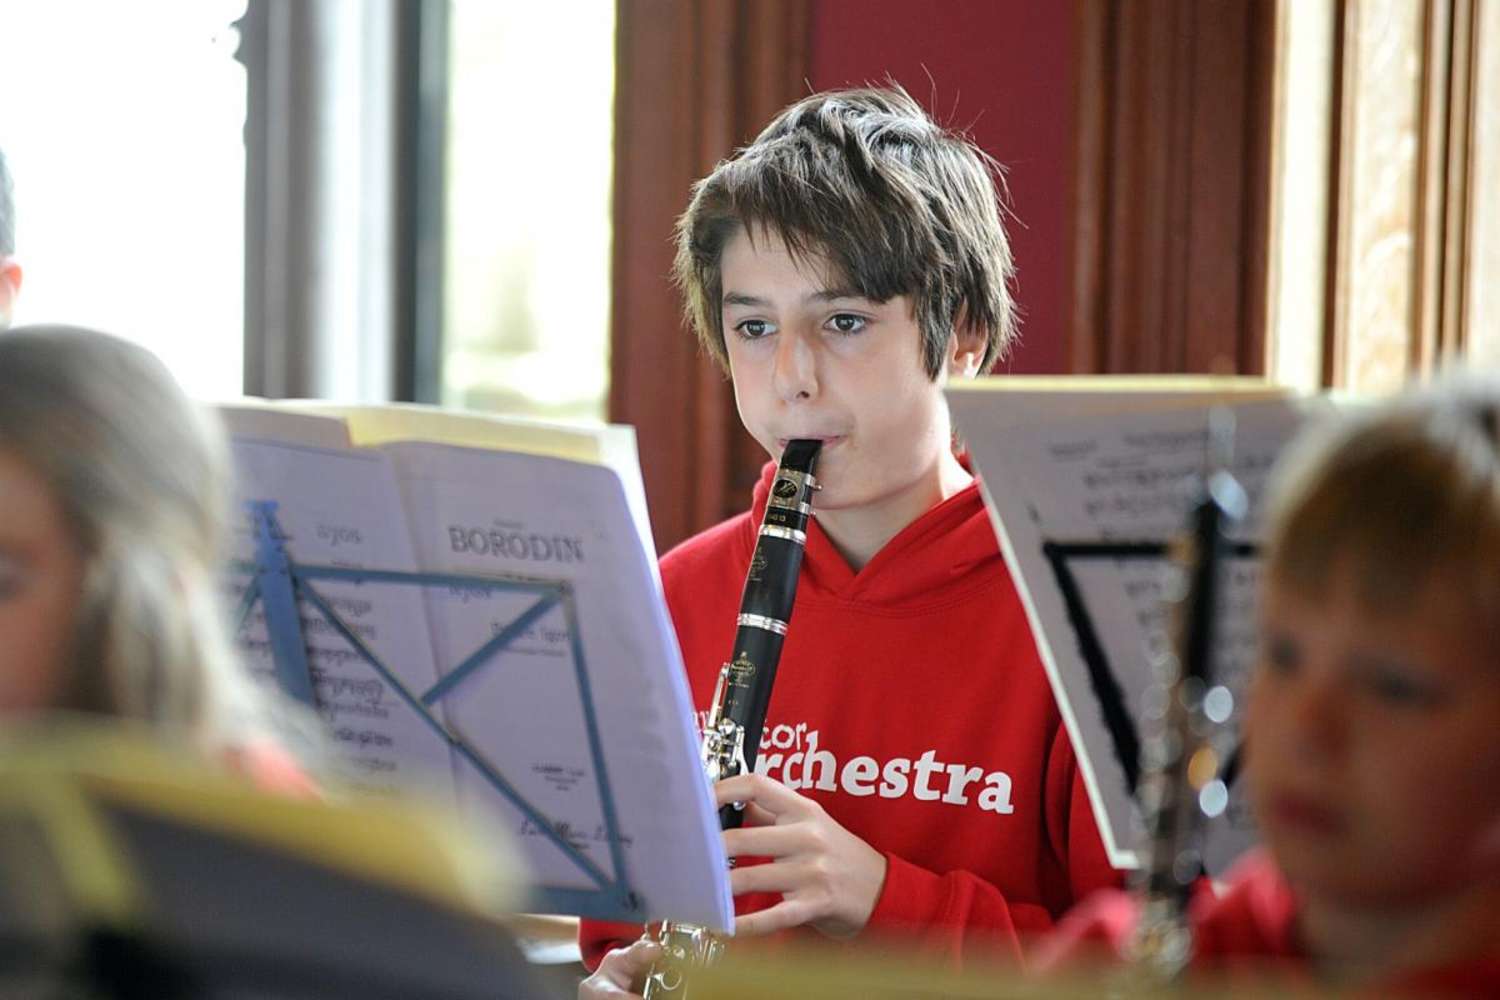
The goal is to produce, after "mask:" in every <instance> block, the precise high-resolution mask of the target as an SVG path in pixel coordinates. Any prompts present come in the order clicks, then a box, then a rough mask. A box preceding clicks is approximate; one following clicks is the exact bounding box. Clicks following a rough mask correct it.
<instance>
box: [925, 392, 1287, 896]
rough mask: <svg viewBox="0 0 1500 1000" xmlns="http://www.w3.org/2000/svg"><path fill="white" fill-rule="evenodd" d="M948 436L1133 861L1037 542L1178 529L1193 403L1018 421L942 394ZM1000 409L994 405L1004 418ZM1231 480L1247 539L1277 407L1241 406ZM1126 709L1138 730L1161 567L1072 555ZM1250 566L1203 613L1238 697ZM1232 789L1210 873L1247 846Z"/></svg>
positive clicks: (1191, 493)
mask: <svg viewBox="0 0 1500 1000" xmlns="http://www.w3.org/2000/svg"><path fill="white" fill-rule="evenodd" d="M950 400H951V402H952V405H953V410H954V415H955V418H956V421H957V423H958V426H959V429H960V431H961V432H962V433H963V435H964V437H965V438H966V439H967V441H968V444H969V447H970V448H971V451H972V455H973V458H974V461H975V464H976V466H977V468H978V471H979V473H980V475H981V476H982V479H983V483H984V487H985V491H986V500H987V502H988V505H989V508H990V514H991V519H992V521H993V522H994V524H995V528H996V533H997V535H998V536H999V538H1000V540H1001V546H1002V549H1003V550H1004V552H1005V555H1006V560H1007V563H1008V564H1009V566H1010V568H1011V572H1012V573H1013V575H1014V576H1015V577H1016V580H1017V582H1018V584H1019V585H1020V588H1021V592H1022V599H1023V601H1024V602H1025V603H1026V607H1027V613H1028V615H1029V616H1030V619H1031V624H1032V629H1033V631H1034V633H1035V634H1036V637H1037V644H1038V648H1039V650H1040V652H1041V655H1042V658H1043V661H1044V663H1045V664H1046V666H1047V669H1048V672H1049V675H1050V677H1051V680H1052V683H1053V688H1054V692H1055V693H1056V695H1057V698H1058V701H1059V704H1060V706H1061V708H1062V711H1063V715H1064V719H1065V720H1066V722H1067V725H1068V728H1069V732H1070V734H1071V736H1072V738H1073V741H1074V745H1075V746H1077V747H1079V748H1080V754H1079V756H1080V761H1079V763H1080V767H1081V768H1082V770H1083V773H1084V776H1085V779H1086V782H1087V784H1088V786H1089V794H1090V797H1091V799H1092V800H1093V803H1094V808H1095V813H1096V815H1098V816H1101V817H1103V818H1104V819H1103V820H1102V821H1101V833H1102V834H1103V835H1104V839H1105V845H1106V848H1107V849H1108V852H1109V856H1110V859H1111V861H1112V863H1114V864H1116V865H1119V866H1122V867H1129V866H1134V865H1135V864H1136V859H1135V851H1134V846H1135V845H1136V844H1137V843H1139V842H1140V839H1141V836H1142V830H1143V827H1142V824H1141V820H1140V816H1139V812H1138V811H1137V809H1136V806H1135V803H1134V800H1133V799H1132V797H1131V795H1130V794H1129V791H1128V783H1127V779H1126V775H1125V771H1124V769H1123V767H1122V766H1121V763H1120V760H1119V758H1118V756H1117V753H1116V750H1115V745H1114V742H1113V740H1112V739H1111V737H1110V734H1109V731H1108V728H1107V726H1106V725H1105V723H1104V720H1103V715H1102V712H1101V709H1100V704H1099V701H1098V699H1097V696H1096V694H1095V692H1094V690H1093V687H1092V684H1091V682H1090V679H1089V673H1088V669H1087V666H1086V664H1085V662H1084V660H1083V657H1082V655H1081V654H1080V652H1079V649H1078V645H1077V639H1076V635H1075V633H1074V631H1073V628H1072V626H1071V625H1070V624H1069V619H1068V616H1067V612H1066V609H1065V606H1064V601H1063V597H1062V594H1061V592H1060V589H1059V586H1058V582H1057V578H1056V574H1055V573H1054V571H1053V568H1052V566H1051V565H1050V564H1049V561H1048V559H1047V558H1046V556H1045V555H1044V554H1043V548H1042V547H1043V544H1044V542H1047V541H1053V542H1097V541H1105V540H1117V541H1127V540H1128V541H1142V540H1166V539H1170V538H1173V537H1176V536H1177V535H1179V534H1180V533H1181V532H1182V531H1183V529H1184V527H1185V526H1186V525H1187V523H1188V516H1189V513H1190V511H1191V509H1192V506H1193V504H1194V503H1195V501H1196V499H1197V497H1198V494H1199V490H1200V489H1201V486H1202V482H1203V475H1204V471H1205V469H1206V468H1207V467H1208V464H1207V463H1208V461H1209V455H1208V427H1207V409H1206V408H1205V407H1204V406H1202V405H1199V406H1184V405H1183V401H1182V400H1181V399H1178V400H1175V401H1173V403H1172V404H1171V405H1170V406H1168V407H1166V408H1163V409H1156V410H1135V411H1133V412H1099V411H1102V410H1107V407H1102V406H1099V405H1097V403H1096V404H1095V405H1093V406H1091V407H1090V409H1091V410H1093V411H1095V415H1090V416H1083V417H1078V418H1074V419H1066V418H1058V419H1049V420H1047V421H1046V422H1045V423H1032V424H1024V423H1020V422H1018V420H1017V417H1016V414H1017V412H1018V411H1017V409H1016V407H1015V406H1014V404H1013V403H1012V404H1006V403H1005V402H1003V401H1001V402H997V401H996V399H995V397H994V396H986V395H985V394H980V393H953V394H951V395H950ZM1002 411H1003V412H1002ZM1233 411H1234V413H1235V416H1236V418H1237V425H1236V433H1235V437H1234V453H1233V462H1232V466H1231V471H1232V472H1233V473H1234V475H1235V477H1236V478H1237V479H1238V480H1239V482H1240V484H1241V485H1242V486H1243V487H1244V488H1245V490H1246V492H1247V493H1248V494H1249V497H1250V501H1251V502H1250V516H1249V517H1248V518H1247V520H1246V522H1245V523H1244V524H1243V525H1241V526H1240V527H1239V529H1238V531H1237V535H1238V538H1240V539H1242V540H1255V539H1257V538H1258V534H1259V527H1258V519H1259V512H1260V500H1261V495H1262V493H1263V490H1264V488H1265V484H1266V479H1267V474H1268V472H1269V470H1270V468H1271V465H1272V463H1273V461H1274V459H1275V457H1276V455H1277V454H1278V453H1279V452H1280V450H1281V448H1282V447H1283V445H1284V444H1285V443H1286V441H1287V440H1288V439H1289V438H1290V437H1291V435H1292V434H1293V433H1294V431H1295V429H1296V427H1297V426H1298V424H1299V423H1300V421H1301V419H1302V417H1301V410H1300V407H1299V406H1298V405H1297V404H1296V403H1294V402H1291V401H1287V400H1271V401H1263V402H1249V403H1240V404H1238V405H1235V406H1234V407H1233ZM1069 565H1070V567H1071V569H1072V570H1073V572H1074V574H1075V577H1076V579H1077V581H1078V584H1079V587H1080V590H1081V593H1082V596H1083V600H1084V602H1085V604H1086V606H1087V608H1088V611H1089V613H1090V616H1091V618H1092V621H1093V623H1094V627H1095V630H1096V633H1097V635H1098V638H1099V640H1100V642H1101V644H1102V646H1103V647H1104V650H1105V653H1106V656H1107V659H1108V662H1109V665H1110V667H1111V668H1112V671H1113V673H1114V675H1115V677H1116V679H1117V680H1118V681H1119V683H1120V685H1121V687H1122V689H1123V693H1124V700H1125V703H1126V708H1127V710H1128V712H1129V714H1130V716H1131V717H1132V718H1133V719H1136V720H1137V723H1136V725H1137V729H1138V731H1140V732H1141V735H1142V736H1144V735H1146V733H1147V732H1148V730H1145V729H1143V728H1142V726H1141V724H1140V722H1139V719H1140V715H1141V711H1140V709H1141V699H1142V695H1143V693H1144V692H1145V691H1146V689H1147V688H1148V686H1149V685H1150V683H1151V676H1150V664H1151V663H1152V660H1153V657H1155V656H1156V655H1159V653H1160V652H1161V651H1162V650H1163V649H1166V648H1169V643H1170V639H1169V636H1168V634H1167V632H1166V626H1167V621H1166V611H1165V609H1164V607H1163V605H1162V603H1161V601H1162V586H1163V583H1164V581H1165V580H1166V579H1167V578H1168V576H1167V575H1168V573H1169V572H1170V567H1169V566H1168V565H1167V564H1165V563H1163V562H1160V561H1156V560H1120V561H1114V560H1086V559H1075V560H1072V561H1071V562H1070V564H1069ZM1258 573H1259V564H1258V561H1256V560H1241V559H1231V560H1228V561H1227V565H1226V567H1225V574H1224V576H1223V578H1222V580H1223V583H1222V592H1221V600H1220V609H1219V616H1218V618H1217V620H1216V629H1217V642H1216V649H1215V653H1214V655H1215V662H1214V670H1215V680H1216V681H1217V682H1219V683H1223V684H1226V685H1227V686H1228V687H1229V688H1230V689H1231V690H1232V691H1234V692H1235V695H1236V716H1238V711H1239V709H1240V708H1241V707H1242V706H1241V705H1240V701H1241V699H1240V697H1239V695H1240V691H1241V689H1242V687H1243V680H1244V678H1245V675H1246V673H1247V671H1248V670H1249V668H1250V666H1251V665H1252V664H1253V658H1254V654H1255V642H1256V640H1255V629H1256V619H1255V592H1256V586H1257V581H1258ZM1242 785H1243V782H1236V783H1235V784H1234V785H1232V786H1231V801H1230V806H1229V808H1228V810H1227V811H1226V812H1225V813H1224V815H1223V816H1221V817H1220V819H1219V820H1217V821H1215V822H1214V823H1212V824H1210V827H1209V830H1208V833H1207V840H1206V844H1205V848H1206V849H1205V860H1206V862H1207V865H1208V868H1209V870H1210V872H1212V873H1217V872H1220V871H1222V870H1223V868H1224V867H1225V866H1226V865H1227V864H1228V863H1229V862H1230V861H1232V860H1233V858H1235V857H1236V856H1238V854H1239V853H1240V852H1241V851H1243V849H1244V848H1245V847H1246V846H1248V845H1249V844H1250V843H1252V842H1253V841H1254V839H1255V832H1254V829H1253V823H1252V821H1251V819H1250V816H1249V813H1248V810H1247V808H1246V804H1245V801H1244V797H1243V787H1242Z"/></svg>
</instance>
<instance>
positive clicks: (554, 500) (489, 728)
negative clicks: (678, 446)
mask: <svg viewBox="0 0 1500 1000" xmlns="http://www.w3.org/2000/svg"><path fill="white" fill-rule="evenodd" d="M383 448H384V450H385V451H386V452H387V453H388V454H390V455H391V456H392V458H393V459H394V460H395V463H396V468H397V475H398V477H399V478H400V480H401V482H402V486H403V491H404V496H405V501H406V506H407V510H408V511H409V514H410V523H411V526H412V535H413V539H414V542H415V545H416V548H417V551H418V554H419V560H420V561H421V562H422V563H423V564H424V565H425V566H427V567H428V568H431V569H435V570H443V571H453V572H464V573H477V574H491V573H499V574H518V575H522V576H534V577H538V578H541V579H549V580H567V581H568V582H569V583H570V584H571V585H572V590H573V594H574V599H575V601H576V621H577V625H578V629H579V632H580V639H581V644H582V654H583V659H584V664H583V666H584V670H585V672H586V679H587V685H588V688H589V695H590V697H591V699H592V703H593V705H594V707H595V711H596V718H597V721H598V726H599V733H600V737H601V740H602V749H603V757H604V760H605V765H606V767H607V770H608V775H609V779H610V783H611V786H612V787H613V789H614V806H615V810H616V815H617V816H618V818H619V822H620V828H621V835H622V843H623V846H624V854H625V863H626V867H627V871H628V873H629V875H630V881H631V882H632V884H634V885H635V886H637V887H638V888H640V889H641V890H642V891H644V892H646V894H647V897H648V898H647V904H648V906H649V908H650V910H651V915H652V916H653V917H662V916H670V917H672V919H675V920H683V921H688V922H691V923H697V924H702V925H705V926H710V927H716V928H720V929H723V928H726V927H728V926H730V924H731V922H732V919H733V917H732V903H731V900H730V896H729V891H728V880H727V877H726V876H725V874H724V873H725V872H726V871H727V862H726V860H725V858H724V855H723V847H722V841H721V840H720V838H719V823H718V819H717V815H716V813H715V811H714V808H713V803H712V800H711V797H710V794H709V790H708V786H707V783H706V782H705V781H704V780H703V774H702V767H701V765H700V764H699V763H698V759H697V753H698V738H697V735H696V733H695V730H694V722H693V712H692V706H691V700H690V696H689V694H688V691H687V685H686V681H685V674H684V672H683V668H682V660H681V653H680V652H679V651H678V648H677V643H676V639H675V633H674V632H673V631H672V628H671V625H670V623H669V622H668V620H667V616H666V609H665V605H664V604H663V603H662V601H661V600H660V598H659V596H658V594H659V591H658V588H657V584H656V578H655V574H654V573H653V571H652V566H653V565H654V559H652V558H651V557H649V556H648V555H647V553H646V551H645V550H644V549H643V548H642V543H641V538H640V535H639V531H638V527H637V525H636V524H635V523H634V521H633V518H632V512H631V509H630V505H629V503H628V501H627V498H626V494H625V492H624V488H623V486H622V484H621V482H620V478H619V477H618V476H617V475H616V474H615V473H614V472H613V471H612V470H610V469H608V468H604V467H602V466H592V465H587V464H584V463H579V462H569V461H563V460H559V459H552V458H542V457H537V456H531V455H515V454H507V453H502V452H490V451H482V450H476V449H468V448H456V447H450V446H440V445H413V444H390V445H385V446H383ZM532 603H534V601H530V600H529V599H527V598H524V597H516V596H504V597H491V598H488V599H486V598H484V597H482V596H480V595H478V594H472V593H471V594H467V595H465V597H464V599H462V600H456V599H455V597H454V595H453V594H452V593H451V592H450V591H447V590H445V589H443V588H436V589H434V590H433V591H432V592H431V593H430V595H429V610H430V614H431V618H432V620H433V622H434V625H435V627H434V629H433V638H434V644H435V652H436V656H437V660H438V662H439V663H440V664H442V665H443V666H444V668H446V667H447V666H450V665H452V664H453V663H455V662H456V661H458V660H461V659H462V658H463V657H464V656H465V655H466V654H467V653H469V652H472V651H473V649H475V648H476V647H477V646H478V645H479V644H481V643H482V642H483V641H484V640H485V639H486V638H487V637H488V635H489V634H490V632H491V629H492V623H498V622H504V621H507V620H508V619H507V618H506V612H507V611H508V612H510V613H511V614H512V615H514V613H516V612H517V611H518V610H519V609H520V608H521V607H522V606H523V605H525V606H529V605H530V604H532ZM567 636H568V623H567V621H566V618H565V616H564V612H563V609H562V608H561V607H556V608H553V609H552V610H551V611H550V612H548V613H547V614H546V615H545V616H544V617H543V618H542V619H540V620H539V621H538V622H537V625H536V627H535V628H534V629H533V630H532V633H531V634H530V635H528V637H527V638H526V640H525V641H524V642H522V643H520V644H519V645H518V646H516V647H515V648H513V649H512V650H511V651H510V652H509V653H507V654H504V655H502V656H499V657H497V658H496V659H495V661H494V662H493V663H492V664H491V665H489V666H487V667H485V668H483V669H481V670H479V671H477V672H476V674H475V675H474V676H473V677H471V678H470V679H469V680H467V681H465V682H463V683H462V684H461V685H460V686H459V687H458V688H457V689H456V691H455V694H454V695H452V696H449V697H448V698H446V699H444V701H443V704H444V705H445V707H446V709H447V711H448V713H449V716H448V717H449V719H450V721H451V722H452V723H453V725H454V726H455V728H456V729H458V730H459V731H460V732H461V733H462V734H463V735H464V736H465V737H466V738H468V739H470V740H472V741H474V743H475V744H477V745H478V746H480V747H482V748H484V749H485V750H486V751H488V752H489V754H490V756H492V757H493V759H495V760H496V761H505V762H507V765H508V766H507V767H506V768H505V772H506V777H507V779H508V780H510V781H512V782H513V783H514V784H515V785H516V787H517V788H518V789H519V790H520V791H521V792H522V793H523V795H524V796H525V797H526V798H527V799H528V800H529V801H531V802H532V803H534V804H536V805H538V806H539V807H541V808H542V809H543V811H544V812H546V813H547V814H548V815H549V816H550V817H552V818H553V820H554V821H555V823H559V824H566V825H567V829H568V831H569V839H570V842H571V843H573V844H574V845H575V846H576V847H578V848H580V849H581V850H582V851H583V853H585V854H586V855H587V856H588V857H589V858H590V860H592V861H593V862H594V863H596V864H598V865H599V866H600V867H601V868H602V869H603V870H605V871H606V872H609V873H610V874H614V871H613V866H612V864H611V860H610V854H609V845H608V842H607V840H606V838H605V832H604V831H605V826H604V816H603V812H602V810H601V805H600V803H599V800H598V797H597V795H596V793H595V789H596V788H597V781H596V780H595V772H594V768H593V764H592V758H591V755H590V752H589V745H588V741H587V728H586V726H585V722H584V719H583V716H582V714H581V711H580V706H581V705H582V704H583V692H582V691H581V690H580V686H579V678H578V666H579V665H578V663H577V660H576V659H575V657H574V651H573V649H572V647H571V645H570V644H569V643H568V641H567ZM461 773H462V775H463V777H462V778H461V780H460V783H459V784H460V789H461V791H462V793H463V795H464V796H465V798H466V800H468V801H480V802H483V803H485V806H486V807H487V808H489V809H491V810H493V811H495V812H497V813H498V814H500V815H501V816H503V817H505V820H506V823H507V825H508V826H509V827H510V828H511V829H512V831H513V832H515V833H516V834H517V835H518V836H519V837H520V838H521V840H522V844H523V849H525V850H526V852H527V854H528V857H530V859H531V860H532V863H533V865H534V866H535V870H536V874H537V876H538V879H539V880H540V881H541V882H542V883H543V884H546V885H560V886H567V887H571V888H588V887H589V886H590V885H591V884H592V883H590V882H589V881H587V879H586V877H585V876H584V874H583V873H582V872H581V871H580V870H579V869H578V868H577V866H575V865H574V864H573V863H572V862H571V861H569V860H568V859H567V858H566V857H565V856H564V855H563V854H562V853H561V852H560V851H558V850H557V849H556V848H555V846H553V845H551V844H550V843H549V842H548V841H547V840H546V839H545V838H544V837H543V836H541V835H540V832H539V831H537V830H536V829H535V827H534V824H532V823H530V822H529V821H527V820H525V819H524V818H523V817H522V816H521V815H520V814H519V813H518V812H516V811H515V810H514V808H513V807H512V806H511V805H510V803H509V802H508V801H507V800H505V799H504V798H503V797H501V796H500V795H499V794H497V793H496V792H494V790H493V789H492V788H491V787H490V786H489V785H488V784H487V783H486V782H484V781H483V780H482V779H480V778H479V777H478V776H477V775H475V774H474V773H473V772H472V771H461Z"/></svg>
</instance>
